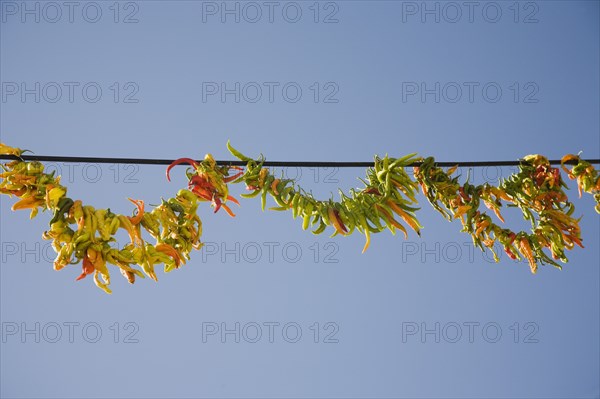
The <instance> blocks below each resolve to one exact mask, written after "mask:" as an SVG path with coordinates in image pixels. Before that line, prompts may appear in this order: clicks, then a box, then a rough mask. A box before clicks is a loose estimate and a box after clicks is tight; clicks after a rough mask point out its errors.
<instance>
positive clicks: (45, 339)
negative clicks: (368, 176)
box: [0, 1, 600, 398]
mask: <svg viewBox="0 0 600 399" xmlns="http://www.w3.org/2000/svg"><path fill="white" fill-rule="evenodd" d="M599 11H600V10H599V5H598V2H595V1H582V2H575V1H565V2H561V1H532V2H519V3H517V2H512V1H509V2H504V1H498V2H479V1H476V2H472V3H467V4H465V3H464V2H426V3H422V2H402V1H397V2H395V1H336V2H314V1H297V2H277V1H275V2H262V1H259V2H225V3H223V2H221V1H218V2H200V1H168V2H167V1H133V2H118V3H115V2H113V1H107V2H104V1H97V2H73V3H67V4H65V3H63V2H21V1H18V2H12V1H0V45H1V49H0V67H1V70H0V81H1V84H2V91H1V93H0V94H1V97H2V98H1V99H0V107H1V110H0V134H1V141H2V142H5V143H7V144H9V145H15V146H19V147H21V148H26V149H30V150H32V151H34V152H35V153H37V154H48V155H72V156H75V155H80V156H116V157H119V156H122V157H148V158H170V159H174V158H178V157H182V156H189V157H196V158H200V157H203V156H204V154H205V153H207V152H211V153H213V154H214V156H215V157H216V158H217V159H230V158H231V156H230V155H229V154H228V152H227V150H226V147H225V144H226V142H227V140H228V139H231V141H232V143H233V144H234V145H235V146H236V147H237V148H239V149H240V150H241V151H242V152H245V153H247V154H248V155H252V156H258V155H259V154H260V153H263V154H264V155H265V156H266V157H267V158H268V159H271V160H323V161H326V160H327V161H332V160H340V161H342V160H346V161H352V160H365V161H368V160H371V159H372V156H373V155H374V154H380V155H385V154H386V153H388V154H390V155H391V156H402V155H405V154H407V153H410V152H418V153H419V154H421V155H424V156H430V155H431V156H435V157H436V159H438V160H440V161H453V160H473V161H475V160H516V159H518V158H520V157H522V156H524V155H527V154H532V153H540V154H544V155H546V156H548V157H550V158H559V157H561V156H562V155H564V154H566V153H577V152H579V151H583V157H587V158H599V157H600V136H599V134H598V132H599V130H600V126H599V117H598V115H599V114H598V110H599V108H600V104H599V91H600V82H599V74H598V71H599V70H600V61H599V55H600V54H599V37H600V32H599ZM47 167H48V169H49V170H57V171H58V172H59V173H61V174H62V176H63V180H62V182H63V183H65V184H66V185H68V187H69V196H71V197H73V198H79V199H82V200H83V201H84V202H87V203H90V204H93V205H95V206H97V207H110V208H111V209H112V210H113V211H118V212H122V213H129V212H131V210H132V206H131V204H130V203H129V202H128V201H127V197H133V198H138V199H144V200H146V202H147V203H149V204H157V203H159V201H160V198H161V197H165V198H167V197H169V196H171V195H172V194H174V193H175V192H176V191H177V190H178V189H179V188H181V187H183V186H184V185H185V177H184V174H183V171H184V169H183V168H177V169H175V174H174V179H173V182H171V183H168V182H167V181H166V179H165V177H164V168H163V167H158V166H140V167H138V166H131V165H94V164H79V165H68V164H62V163H59V164H48V165H47ZM461 172H462V173H463V175H466V174H467V171H466V170H462V171H461ZM511 172H512V170H511V168H486V169H476V170H473V171H471V176H472V178H473V179H475V181H477V182H484V181H488V182H497V180H498V179H499V178H503V177H507V176H508V175H509V174H510V173H511ZM285 173H287V175H288V176H290V177H294V176H298V177H299V178H300V184H301V185H303V186H304V187H307V188H309V189H312V190H313V192H314V193H315V195H318V196H320V197H324V198H327V197H329V196H330V195H331V193H334V194H335V195H337V190H338V188H343V189H348V188H350V187H354V186H356V185H357V184H359V182H358V181H357V180H356V178H357V177H362V176H364V171H363V170H361V169H344V170H332V169H324V168H321V169H308V168H307V169H294V168H291V169H287V170H286V171H285ZM569 184H570V187H571V190H570V195H571V196H572V198H573V201H574V202H575V205H576V207H577V210H576V215H578V216H582V217H583V219H582V220H581V228H582V235H583V238H584V245H585V249H580V248H577V249H575V250H574V251H571V252H570V253H569V254H568V256H569V259H570V261H569V263H568V264H566V265H565V266H564V268H563V270H562V271H559V270H557V269H555V268H553V267H551V266H544V267H541V269H540V270H539V271H538V274H537V275H535V276H534V275H532V274H531V273H530V272H529V267H528V266H527V264H526V263H525V262H513V261H510V260H508V259H507V257H506V256H505V255H503V256H501V261H500V263H497V264H496V263H492V262H490V261H489V258H487V257H485V256H483V255H482V254H481V253H480V252H479V251H478V250H477V251H476V250H473V247H472V246H471V245H470V238H469V237H468V236H466V235H464V234H462V233H460V232H459V230H460V225H459V224H458V223H448V222H446V221H445V220H444V219H443V218H442V217H441V215H439V214H437V213H435V212H434V211H433V210H432V209H431V207H430V206H429V205H428V204H427V202H426V200H425V198H424V197H422V196H420V197H419V199H420V200H421V202H422V206H423V209H422V210H420V211H419V212H418V216H419V218H420V220H421V223H422V224H423V225H424V226H425V228H424V229H423V231H422V237H421V238H419V237H417V236H416V235H414V234H411V235H410V236H409V239H408V240H407V241H405V240H404V239H403V237H401V236H400V235H398V236H392V235H391V234H390V233H389V232H383V233H381V234H378V235H375V236H373V237H372V238H373V240H372V244H371V247H370V249H369V250H368V251H367V253H365V254H362V255H361V249H362V245H363V240H364V238H363V237H361V236H360V235H358V234H357V235H353V236H351V237H333V238H330V237H328V235H325V234H324V235H321V236H314V235H312V234H310V232H308V231H306V232H305V231H302V229H301V222H300V221H299V220H293V219H292V218H291V215H289V214H282V213H276V212H265V213H262V212H261V210H260V201H259V200H258V199H254V200H244V201H243V202H242V206H241V208H238V209H235V211H236V213H237V217H236V218H235V219H232V218H229V217H228V216H227V215H226V214H224V213H222V212H220V213H218V214H216V215H214V214H212V212H211V210H210V209H209V207H208V206H205V207H203V208H202V209H201V210H200V216H201V218H202V221H203V227H204V233H203V241H204V242H205V243H206V246H205V248H204V249H203V250H202V251H200V252H195V253H194V254H193V257H192V260H190V261H189V262H188V263H187V264H186V265H185V266H184V267H183V268H181V269H180V270H176V271H174V272H172V273H170V274H164V273H163V272H162V271H161V270H159V272H158V273H157V274H158V278H159V281H158V283H155V282H153V281H151V280H149V279H144V280H138V281H137V282H136V284H135V285H133V286H130V285H128V284H127V282H126V281H125V280H124V279H123V278H121V276H120V274H119V273H118V271H117V270H113V271H112V277H113V278H112V280H113V281H112V285H111V286H112V288H113V292H114V293H113V295H110V296H109V295H106V294H104V293H103V292H102V291H101V290H99V289H97V288H96V287H95V285H94V284H93V281H92V279H91V278H87V279H85V280H83V281H78V282H75V281H74V280H75V277H76V276H77V275H78V274H79V273H80V267H79V266H70V267H67V268H66V269H64V270H62V271H60V272H55V271H53V270H52V260H53V253H52V250H51V248H50V247H49V243H48V242H47V241H44V240H43V239H42V238H41V235H42V232H43V231H44V230H45V229H46V228H47V223H48V221H49V219H50V216H49V215H48V214H41V215H40V216H38V217H37V218H36V219H34V220H32V221H30V220H29V219H28V214H27V213H26V212H22V211H20V212H11V211H10V207H11V205H12V203H13V202H14V200H12V199H9V198H0V217H1V224H0V226H1V237H0V243H1V245H2V248H1V258H2V259H1V262H2V264H1V266H0V289H1V292H0V299H1V304H0V310H1V314H0V319H1V322H2V340H1V342H0V348H1V350H0V366H1V370H0V396H2V397H7V398H8V397H10V398H25V397H27V398H31V397H40V398H58V397H60V398H71V397H72V398H87V397H90V398H91V397H121V398H122V397H178V398H188V397H289V398H291V397H294V398H299V397H320V398H333V397H336V398H337V397H361V398H362V397H377V398H388V397H390V398H391V397H427V398H431V397H439V398H450V397H452V398H455V397H473V398H475V397H476V398H483V397H494V398H498V397H507V398H508V397H511V398H512V397H515V398H516V397H518V398H540V397H544V398H550V397H555V398H564V397H582V398H598V397H599V396H600V388H599V386H600V384H599V378H598V375H599V374H600V369H599V358H600V348H599V340H598V337H599V336H600V331H599V313H600V312H599V292H600V289H599V282H600V275H599V267H598V266H599V258H600V256H599V245H598V244H599V241H600V240H599V237H600V231H599V230H600V223H599V220H600V218H599V216H598V215H597V214H596V213H595V212H594V211H593V201H592V198H591V197H590V196H584V198H582V199H577V190H576V189H575V186H574V185H573V184H572V182H570V183H569ZM232 190H233V192H234V194H235V195H238V194H239V193H241V192H243V188H242V187H234V188H233V189H232ZM507 214H511V215H513V216H515V217H516V219H515V218H510V219H512V220H510V221H509V220H507V223H512V225H513V226H516V227H518V226H524V224H523V223H522V222H521V221H520V220H519V215H518V214H516V213H510V212H508V213H507ZM36 341H39V342H36ZM236 341H239V342H236Z"/></svg>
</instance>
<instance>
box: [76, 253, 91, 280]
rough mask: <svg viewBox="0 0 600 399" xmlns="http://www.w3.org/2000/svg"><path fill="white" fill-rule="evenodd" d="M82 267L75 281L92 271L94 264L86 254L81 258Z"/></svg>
mask: <svg viewBox="0 0 600 399" xmlns="http://www.w3.org/2000/svg"><path fill="white" fill-rule="evenodd" d="M81 268H82V269H83V270H82V272H81V274H80V275H79V277H77V278H76V279H75V281H79V280H81V279H82V278H85V277H86V276H87V275H88V274H92V273H93V272H94V270H95V269H94V264H93V263H92V262H91V261H90V260H89V258H88V257H87V255H86V256H85V257H84V258H83V264H82V266H81Z"/></svg>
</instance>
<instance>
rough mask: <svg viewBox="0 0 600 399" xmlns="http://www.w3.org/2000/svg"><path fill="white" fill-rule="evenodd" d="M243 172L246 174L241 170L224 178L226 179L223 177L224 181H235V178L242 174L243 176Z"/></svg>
mask: <svg viewBox="0 0 600 399" xmlns="http://www.w3.org/2000/svg"><path fill="white" fill-rule="evenodd" d="M243 174H244V172H239V173H236V174H235V175H233V176H229V177H226V178H224V179H223V181H224V182H225V183H229V182H232V181H234V180H235V179H237V178H238V177H240V176H241V175H243Z"/></svg>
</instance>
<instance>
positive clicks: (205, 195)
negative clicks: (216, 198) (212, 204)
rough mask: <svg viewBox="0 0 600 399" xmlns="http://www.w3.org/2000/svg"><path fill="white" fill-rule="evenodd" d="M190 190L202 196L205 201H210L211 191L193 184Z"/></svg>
mask: <svg viewBox="0 0 600 399" xmlns="http://www.w3.org/2000/svg"><path fill="white" fill-rule="evenodd" d="M191 191H192V192H193V193H194V194H196V195H197V196H198V197H200V198H203V199H205V200H207V201H212V193H210V192H209V191H207V190H206V189H204V188H202V187H198V186H195V187H193V188H192V190H191Z"/></svg>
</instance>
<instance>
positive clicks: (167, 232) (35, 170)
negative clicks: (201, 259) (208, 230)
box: [0, 144, 228, 293]
mask: <svg viewBox="0 0 600 399" xmlns="http://www.w3.org/2000/svg"><path fill="white" fill-rule="evenodd" d="M22 152H23V151H22V150H20V149H18V148H13V147H8V146H6V145H4V144H0V153H1V154H10V155H15V156H17V157H19V156H20V155H21V154H22ZM194 166H195V167H196V168H197V169H196V174H195V175H194V176H193V179H191V180H190V186H189V188H190V189H189V190H185V189H182V190H179V191H178V192H177V195H176V196H175V197H174V198H170V199H168V200H165V199H163V200H162V202H161V204H160V205H158V206H156V207H154V208H153V209H152V210H151V211H146V210H145V207H144V202H143V201H139V200H133V199H130V201H131V202H133V203H134V204H135V206H136V208H137V210H136V211H135V212H134V213H133V215H132V216H125V215H120V214H116V213H113V212H111V211H110V209H96V208H94V207H92V206H90V205H83V204H82V202H81V201H80V200H73V199H71V198H69V197H67V188H66V187H64V186H62V185H61V184H60V176H57V177H54V172H53V173H51V174H48V173H44V165H42V164H41V163H39V162H26V161H22V160H15V161H12V162H10V163H8V164H6V165H2V168H3V170H4V172H3V173H2V174H0V177H1V178H2V181H1V183H0V193H2V194H7V195H9V196H16V197H17V198H19V201H17V202H16V203H15V204H14V205H13V206H12V210H19V209H31V214H30V218H33V217H35V216H36V215H37V214H38V211H39V209H42V210H49V211H51V212H53V217H52V219H51V220H50V222H49V225H50V228H49V229H48V230H47V231H45V232H44V234H43V238H44V239H48V240H52V246H53V248H54V250H55V251H56V253H57V257H56V259H55V261H54V269H55V270H61V269H62V268H64V267H65V266H67V265H69V264H79V263H80V262H81V263H82V273H81V275H80V276H79V277H77V280H81V279H83V278H85V277H86V276H87V275H89V274H92V273H93V274H94V282H95V283H96V285H97V286H98V287H99V288H101V289H102V290H104V291H105V292H107V293H111V290H110V288H109V284H110V273H109V270H108V267H107V264H112V265H115V266H117V267H118V268H119V270H120V272H121V274H122V275H123V276H124V277H125V278H126V279H127V280H128V281H129V282H130V283H132V284H133V283H134V282H135V278H136V276H138V277H142V278H143V277H144V274H145V275H147V276H149V277H150V278H152V279H153V280H155V281H156V280H157V277H156V273H155V271H154V267H155V265H157V264H161V263H162V264H164V270H165V272H169V271H171V270H173V269H176V268H179V267H180V266H181V265H182V264H184V263H185V262H186V260H188V259H190V255H189V254H190V252H191V251H192V249H200V248H201V247H202V245H203V244H202V243H201V242H200V237H201V235H202V222H201V220H200V218H199V217H198V215H197V212H196V211H197V208H198V202H199V201H201V200H204V199H205V198H204V197H201V196H199V193H198V192H197V191H196V190H195V189H196V188H199V187H201V188H202V189H203V190H207V189H208V188H209V187H214V191H215V193H214V196H213V197H212V198H211V200H213V201H214V202H217V201H220V199H219V198H220V196H221V195H223V196H224V197H225V198H226V196H227V187H226V184H225V183H224V180H225V179H226V176H227V172H228V168H218V167H216V163H215V161H214V159H213V158H212V157H211V156H210V155H207V156H206V158H205V160H204V161H202V162H199V163H194ZM167 176H168V172H167ZM211 189H212V188H211ZM119 229H124V230H125V231H126V232H127V234H128V235H129V238H130V242H129V243H128V244H126V245H125V246H124V247H123V248H121V249H119V248H117V247H116V246H115V245H114V244H115V243H116V238H115V237H114V236H115V235H116V234H117V232H118V230H119ZM142 229H143V230H145V231H146V232H147V233H148V234H149V235H150V236H151V237H153V238H154V240H155V243H150V242H148V241H147V240H146V239H144V237H143V236H142ZM135 265H139V266H140V267H141V270H140V269H138V268H136V267H135ZM142 271H143V272H142Z"/></svg>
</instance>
